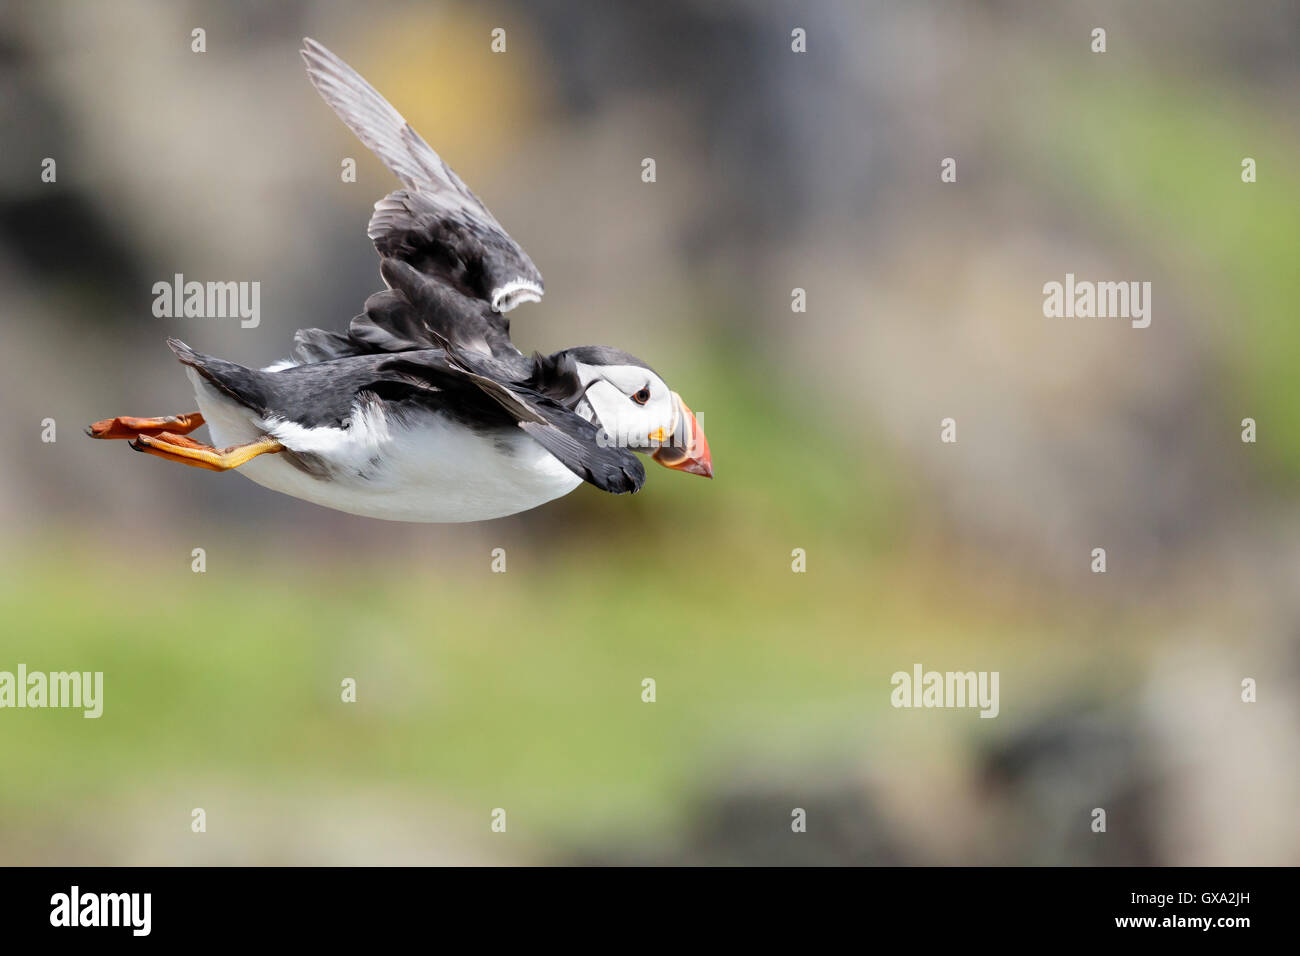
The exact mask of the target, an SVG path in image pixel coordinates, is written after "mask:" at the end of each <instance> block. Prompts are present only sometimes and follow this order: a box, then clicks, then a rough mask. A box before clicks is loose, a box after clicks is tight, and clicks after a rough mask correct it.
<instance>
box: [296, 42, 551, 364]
mask: <svg viewBox="0 0 1300 956" xmlns="http://www.w3.org/2000/svg"><path fill="white" fill-rule="evenodd" d="M303 45H304V46H303V50H302V58H303V60H304V61H305V62H306V64H307V75H308V77H310V79H311V81H312V84H313V85H314V86H315V87H316V89H317V91H318V92H319V93H320V94H321V96H322V97H324V99H325V102H327V103H328V104H329V105H330V106H331V107H332V108H333V110H334V112H335V113H337V114H338V115H339V118H340V119H342V120H343V122H344V123H345V124H347V127H348V128H349V129H350V130H352V132H353V133H355V134H356V136H357V138H358V139H360V140H361V142H362V143H364V144H365V145H366V146H367V147H368V148H369V149H370V150H371V151H372V152H374V153H375V155H376V156H378V157H379V158H380V159H381V160H383V162H384V165H386V166H387V167H388V168H389V169H391V170H392V171H393V172H394V173H395V174H396V175H397V178H398V179H400V180H401V181H402V184H403V186H404V187H405V188H404V189H399V190H397V191H396V192H393V193H390V194H389V195H387V196H385V197H384V198H383V199H381V200H380V201H379V202H377V203H376V204H375V212H374V215H373V216H371V218H370V224H369V227H368V228H367V230H366V232H367V235H369V236H370V238H371V239H372V240H373V241H374V244H375V248H376V250H378V252H379V255H380V257H381V263H380V271H381V274H382V275H383V277H384V282H385V284H386V285H387V286H388V289H387V290H386V291H384V292H380V293H377V294H375V295H373V296H371V297H370V298H369V299H367V300H366V305H365V312H364V313H363V314H362V315H359V316H357V317H356V318H355V319H353V320H352V326H351V327H350V328H349V330H348V333H347V335H342V334H340V333H336V332H325V331H322V330H320V329H303V330H301V331H300V332H299V333H298V335H297V336H296V337H295V355H296V356H297V358H298V359H299V360H300V361H304V362H312V361H322V360H323V359H324V357H326V356H328V357H331V358H339V357H343V356H346V355H361V354H370V353H374V352H385V351H408V350H412V349H422V348H430V347H434V346H435V344H436V340H434V339H433V338H431V337H430V336H429V335H428V334H427V333H426V331H425V329H426V327H427V328H429V329H432V330H433V331H434V332H436V333H437V334H438V335H440V336H441V337H442V338H444V339H446V340H447V341H450V342H452V343H454V344H455V345H456V346H457V347H459V348H461V349H468V350H474V351H478V352H482V353H484V354H487V355H492V356H494V357H496V358H497V359H499V360H502V361H511V362H515V363H519V362H521V361H522V356H521V355H520V354H519V351H518V350H517V349H516V348H515V347H514V345H513V344H512V343H511V342H510V323H509V321H508V320H507V319H506V318H505V316H504V314H503V313H505V312H509V311H510V310H511V309H513V308H514V307H515V306H517V305H519V304H520V303H522V302H536V301H538V300H540V299H541V296H542V289H543V285H542V275H541V273H540V272H538V270H537V267H536V266H535V265H533V262H532V260H531V259H529V258H528V255H527V253H525V252H524V251H523V249H521V248H520V247H519V244H518V243H516V242H515V241H514V240H513V239H511V238H510V236H509V235H508V234H507V233H506V231H505V230H504V229H502V228H501V224H500V223H498V222H497V221H496V219H495V218H494V217H493V215H492V214H491V213H490V212H488V209H487V207H486V206H484V205H483V203H482V201H480V200H479V198H478V197H477V196H475V195H474V194H473V193H472V192H470V190H469V188H468V187H467V186H466V185H465V184H464V183H463V182H461V179H460V177H459V176H457V175H456V174H455V173H454V172H453V171H452V170H451V168H450V167H449V166H448V165H447V164H446V163H445V162H443V161H442V158H441V157H440V156H438V154H437V153H435V152H434V151H433V150H432V149H431V148H430V147H429V144H428V143H426V142H425V141H424V140H423V139H421V138H420V135H419V134H418V133H417V132H415V130H413V129H412V128H411V126H410V124H408V123H407V122H406V120H404V119H403V118H402V116H401V114H400V113H398V112H397V110H395V109H393V107H392V106H391V105H390V104H389V102H388V101H387V100H386V99H384V97H383V96H381V95H380V94H379V92H378V91H377V90H376V89H375V88H374V87H373V86H371V85H370V84H369V83H367V82H366V81H365V80H364V79H362V77H361V76H360V75H359V74H358V73H357V72H356V71H355V70H353V69H352V68H351V67H350V66H348V65H347V64H346V63H344V62H343V61H342V60H340V59H339V58H338V57H337V56H335V55H334V54H333V53H331V52H330V51H329V50H327V49H325V47H323V46H321V45H320V44H319V43H317V42H316V41H315V40H311V39H306V40H304V41H303ZM519 368H520V370H521V372H522V370H523V368H524V366H523V365H522V364H520V365H519Z"/></svg>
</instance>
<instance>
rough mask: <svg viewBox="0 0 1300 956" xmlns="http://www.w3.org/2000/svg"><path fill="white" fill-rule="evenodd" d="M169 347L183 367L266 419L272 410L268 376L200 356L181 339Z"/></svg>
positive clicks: (171, 343)
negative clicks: (267, 382)
mask: <svg viewBox="0 0 1300 956" xmlns="http://www.w3.org/2000/svg"><path fill="white" fill-rule="evenodd" d="M167 345H168V346H169V347H170V348H171V350H172V351H173V352H174V353H175V354H176V358H177V359H179V360H180V363H181V364H182V365H186V366H189V367H190V368H192V369H194V370H195V371H196V372H198V373H199V374H200V375H202V376H203V378H204V379H205V380H207V381H208V382H210V383H211V384H212V385H213V386H214V387H215V388H216V389H217V390H218V391H220V392H222V393H223V394H225V395H228V396H230V397H231V398H233V399H234V400H235V401H237V402H239V403H240V404H241V405H244V406H246V407H248V408H250V409H252V410H253V411H255V412H257V413H258V414H259V415H263V416H265V415H266V414H267V413H268V411H269V409H268V406H269V402H268V401H267V389H266V383H265V382H264V379H265V377H266V376H265V373H263V372H259V371H257V370H256V369H251V368H245V367H244V366H243V365H239V364H237V363H235V362H227V361H226V360H225V359H219V358H216V357H215V356H212V355H204V354H203V353H202V352H196V351H194V349H192V348H190V347H189V346H188V345H186V344H185V343H184V342H182V341H181V340H180V339H175V338H169V339H168V340H167Z"/></svg>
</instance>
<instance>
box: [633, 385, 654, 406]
mask: <svg viewBox="0 0 1300 956" xmlns="http://www.w3.org/2000/svg"><path fill="white" fill-rule="evenodd" d="M632 401H634V402H636V403H637V404H638V405H644V404H645V403H646V402H648V401H650V386H649V385H647V386H646V387H645V388H643V389H641V391H639V392H637V393H636V394H635V395H633V396H632Z"/></svg>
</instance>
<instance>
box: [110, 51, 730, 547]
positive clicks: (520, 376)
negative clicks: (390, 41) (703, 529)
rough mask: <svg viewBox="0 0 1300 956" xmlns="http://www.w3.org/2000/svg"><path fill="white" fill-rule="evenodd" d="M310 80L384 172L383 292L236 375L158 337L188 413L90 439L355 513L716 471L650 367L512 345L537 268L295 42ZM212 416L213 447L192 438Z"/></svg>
mask: <svg viewBox="0 0 1300 956" xmlns="http://www.w3.org/2000/svg"><path fill="white" fill-rule="evenodd" d="M301 53H302V58H303V60H304V62H305V63H306V66H307V75H308V77H309V78H310V80H311V82H312V84H313V85H314V86H315V88H316V90H317V91H318V92H319V93H320V95H321V96H322V97H323V98H324V100H325V102H326V103H328V104H329V105H330V107H331V108H333V110H334V112H335V113H336V114H338V116H339V118H340V119H342V120H343V122H344V124H346V125H347V127H348V128H349V129H350V130H352V132H353V133H354V134H355V135H356V137H357V138H358V139H359V140H360V141H361V142H362V143H363V144H364V145H365V146H366V147H367V148H368V149H370V150H371V151H372V152H373V153H374V154H375V155H376V156H378V157H379V158H380V159H381V160H382V161H383V163H384V165H385V166H387V167H388V169H389V170H390V171H392V172H393V174H394V175H396V177H397V179H398V180H399V181H400V182H401V188H400V189H397V190H395V191H394V192H391V193H389V194H388V195H387V196H385V197H384V198H383V199H381V200H379V202H377V203H375V206H374V213H373V215H371V217H370V222H369V225H368V226H367V229H366V234H367V236H369V238H370V239H371V241H372V242H373V243H374V247H375V250H376V251H377V252H378V254H379V273H380V276H381V277H382V278H383V282H384V289H383V290H382V291H379V292H376V293H374V294H373V295H371V296H370V297H369V298H367V299H366V301H365V303H364V306H363V311H362V312H361V314H360V315H358V316H356V317H355V318H353V319H352V321H351V323H350V324H349V326H348V328H347V330H346V331H334V330H325V329H319V328H310V329H299V330H298V331H297V332H296V333H295V335H294V338H293V348H292V358H289V359H284V360H281V361H279V362H276V363H274V364H272V365H269V366H267V367H265V368H260V369H257V368H247V367H245V366H243V365H239V364H237V363H235V362H230V361H227V360H225V359H221V358H216V357H214V356H211V355H204V354H203V353H201V352H197V351H195V350H194V349H192V348H190V347H189V346H188V345H186V344H185V343H184V342H182V341H180V340H179V339H175V338H169V339H168V340H167V344H168V345H169V346H170V347H171V350H172V352H173V353H175V356H176V358H177V359H179V361H180V363H181V365H182V366H183V367H184V368H185V371H186V373H187V375H188V376H189V379H190V382H191V384H192V386H193V389H194V396H195V399H196V401H197V404H198V410H197V411H194V412H188V413H183V414H177V415H166V416H160V417H155V418H137V417H132V416H118V417H115V418H108V419H104V420H102V421H98V422H95V423H94V424H93V425H91V426H90V427H89V428H88V429H87V432H88V434H89V435H90V436H91V437H92V438H97V439H124V440H126V441H128V443H129V445H130V447H131V448H133V449H134V450H136V451H139V452H144V453H146V454H149V455H153V456H155V457H158V458H162V459H164V460H166V461H172V462H177V463H179V464H183V465H189V466H192V467H196V468H204V469H207V470H210V471H232V470H238V471H239V472H241V473H242V474H244V475H245V476H246V477H248V478H250V479H252V480H253V481H255V482H257V483H258V484H260V485H263V486H264V487H267V488H270V489H272V490H274V491H278V492H281V493H283V494H287V495H292V496H293V497H295V498H300V499H302V500H304V501H309V502H312V503H314V504H317V505H320V506H323V507H326V508H333V509H336V510H339V511H345V512H349V513H351V514H355V515H362V516H365V517H370V518H380V519H386V520H392V521H412V522H443V523H450V522H464V521H481V520H486V519H491V518H500V517H504V516H507V515H512V514H517V513H519V512H522V511H527V510H529V509H531V508H536V507H538V506H539V505H542V504H545V503H546V502H548V501H552V500H554V499H556V498H559V497H561V496H563V495H566V494H568V493H569V492H571V491H573V490H574V489H575V488H576V487H578V486H579V485H580V484H582V483H583V482H586V483H587V484H591V485H595V486H596V487H597V488H599V489H600V490H601V491H606V492H609V493H610V494H616V495H621V494H628V493H633V492H636V491H638V490H639V489H640V488H641V486H642V484H643V483H644V482H645V469H644V468H643V467H642V464H641V460H640V459H639V458H638V457H637V456H638V455H647V456H649V458H651V459H652V460H653V461H655V462H657V463H658V464H660V465H663V466H665V467H667V468H670V469H673V470H676V471H681V472H685V473H687V474H692V475H702V476H704V477H706V478H712V477H713V462H712V458H711V456H710V453H709V443H708V439H707V438H705V435H704V431H703V429H702V428H701V427H700V424H699V422H698V421H697V420H696V417H695V415H694V413H693V412H692V411H691V409H690V408H689V407H688V406H687V404H686V403H685V402H684V401H682V399H681V396H679V395H678V394H677V393H676V392H674V391H672V390H671V389H670V388H669V387H668V385H667V383H665V381H664V380H663V378H661V377H660V376H659V374H658V373H657V372H655V371H654V369H652V368H651V367H650V366H649V365H648V364H647V363H645V362H644V361H642V360H641V359H638V358H636V357H634V356H632V355H629V354H628V353H626V352H623V351H621V350H619V349H616V348H611V347H609V346H602V345H586V346H579V347H576V348H567V349H563V350H561V351H558V352H554V353H552V354H550V355H542V354H540V353H539V354H534V355H532V356H531V357H529V356H525V355H524V354H523V353H521V352H520V351H519V349H517V348H516V347H515V346H514V344H513V343H512V342H511V341H510V321H509V319H508V318H507V317H506V315H507V313H509V312H510V311H511V310H513V309H515V308H516V307H517V306H519V305H522V304H524V303H526V302H537V301H540V300H541V297H542V292H543V284H542V275H541V273H540V272H539V271H538V269H537V267H536V266H535V265H533V261H532V260H531V259H530V258H529V257H528V255H527V253H525V252H524V250H523V249H522V248H520V246H519V244H518V243H517V242H515V240H514V239H512V238H511V237H510V236H509V235H508V234H507V233H506V231H505V230H504V229H503V228H502V227H501V225H500V224H499V223H498V222H497V220H496V219H495V218H494V217H493V215H492V214H491V213H490V212H489V211H488V209H487V207H486V206H485V205H484V204H483V202H482V201H481V200H480V199H479V198H478V197H477V196H475V195H474V193H472V192H471V191H470V190H469V188H468V187H467V186H466V185H465V184H464V182H462V181H461V179H460V177H459V176H457V175H456V173H454V172H453V171H452V170H451V168H450V167H449V166H448V165H447V164H446V163H445V162H444V161H443V160H442V158H441V157H440V156H439V155H438V154H437V153H436V152H434V151H433V149H431V148H430V147H429V145H428V144H427V143H426V142H425V141H424V140H423V139H422V138H421V137H420V135H419V134H418V133H417V132H416V131H415V130H414V129H412V128H411V126H410V125H409V124H408V123H407V122H406V120H404V119H403V118H402V116H401V114H399V113H398V112H397V110H395V109H394V108H393V107H392V105H390V104H389V102H388V101H387V100H386V99H385V98H384V97H383V96H381V95H380V94H379V92H378V91H376V90H375V88H374V87H372V86H371V85H370V84H369V83H367V82H366V81H365V80H364V79H363V78H362V77H361V75H360V74H358V73H357V72H356V71H355V70H353V69H352V68H351V67H350V66H348V65H347V64H346V63H344V62H343V61H342V60H341V59H339V58H338V57H337V56H335V55H334V54H333V53H331V52H330V51H329V50H327V49H326V48H325V47H324V46H322V45H321V44H320V43H317V42H316V41H314V40H312V39H310V38H308V39H305V40H304V41H303V49H302V51H301ZM204 425H206V426H207V429H208V432H209V435H210V438H211V443H210V444H205V443H203V442H200V441H198V440H196V439H194V438H191V437H189V435H190V433H191V432H193V431H194V430H195V429H197V428H199V427H200V426H204Z"/></svg>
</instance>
